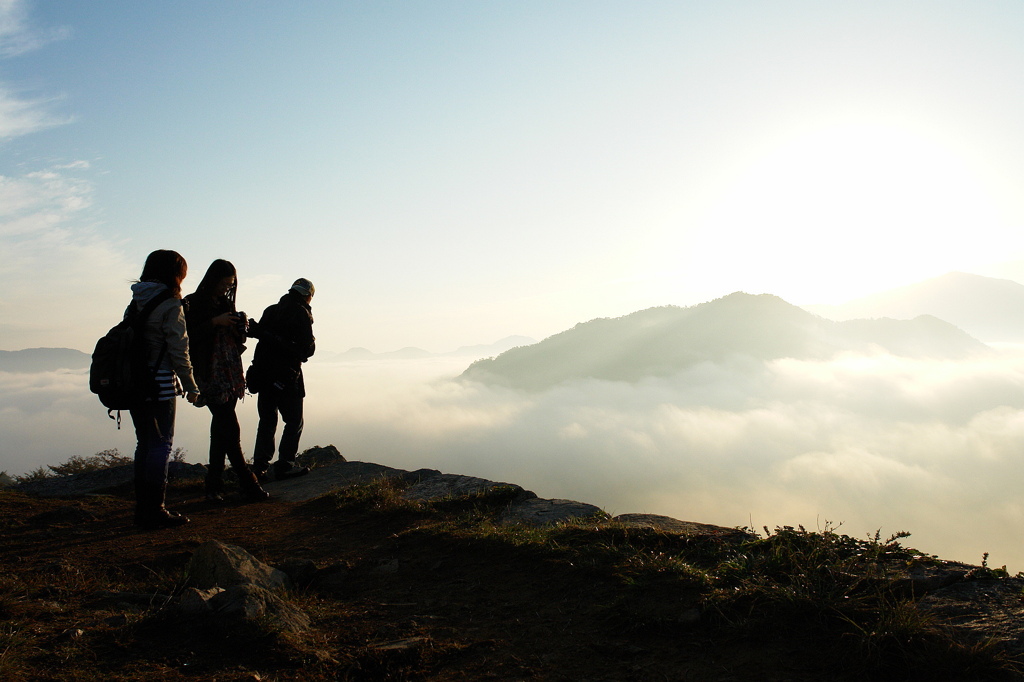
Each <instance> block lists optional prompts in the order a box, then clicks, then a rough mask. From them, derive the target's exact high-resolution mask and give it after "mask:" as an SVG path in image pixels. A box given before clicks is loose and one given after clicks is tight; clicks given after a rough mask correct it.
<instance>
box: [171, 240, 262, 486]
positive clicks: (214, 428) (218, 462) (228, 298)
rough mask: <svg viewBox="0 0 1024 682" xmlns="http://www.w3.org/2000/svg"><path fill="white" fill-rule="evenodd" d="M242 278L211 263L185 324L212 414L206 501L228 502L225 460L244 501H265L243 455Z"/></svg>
mask: <svg viewBox="0 0 1024 682" xmlns="http://www.w3.org/2000/svg"><path fill="white" fill-rule="evenodd" d="M237 293H238V276H237V273H236V271H235V266H234V265H232V264H231V262H230V261H226V260H223V259H220V258H218V259H217V260H215V261H213V262H212V263H210V267H209V268H207V270H206V274H205V275H204V276H203V280H202V281H201V282H200V283H199V287H198V288H197V289H196V290H195V292H194V293H192V294H189V295H188V296H186V297H185V303H186V306H185V308H186V312H185V321H186V324H187V327H188V334H189V339H190V343H191V348H192V362H193V365H194V367H195V375H196V379H197V380H198V383H199V386H200V388H201V389H202V395H203V402H204V403H205V404H206V407H207V409H209V410H210V414H211V419H210V462H209V465H208V467H207V469H206V499H207V501H209V502H214V503H222V502H224V459H225V457H226V458H227V460H228V461H229V462H231V469H232V471H234V472H235V476H236V477H237V478H238V487H239V491H240V492H241V494H242V498H243V499H245V500H249V501H258V500H265V499H267V498H268V497H270V495H269V494H268V493H267V492H266V491H265V490H263V488H262V487H260V484H259V481H257V480H256V475H255V474H253V472H252V470H250V469H249V466H248V464H246V462H245V455H243V454H242V440H241V430H240V428H239V426H238V416H237V415H236V414H235V406H236V405H237V404H238V401H239V400H240V399H241V398H242V397H244V396H245V375H244V373H243V370H242V353H243V352H244V351H245V337H246V330H247V325H248V321H247V319H246V317H245V313H239V312H238V311H237V310H236V308H235V297H236V295H237Z"/></svg>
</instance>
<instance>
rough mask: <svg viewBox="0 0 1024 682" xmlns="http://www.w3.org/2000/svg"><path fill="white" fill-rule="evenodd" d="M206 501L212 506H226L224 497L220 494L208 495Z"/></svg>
mask: <svg viewBox="0 0 1024 682" xmlns="http://www.w3.org/2000/svg"><path fill="white" fill-rule="evenodd" d="M206 501H207V502H209V503H210V504H224V496H223V495H221V494H220V493H206Z"/></svg>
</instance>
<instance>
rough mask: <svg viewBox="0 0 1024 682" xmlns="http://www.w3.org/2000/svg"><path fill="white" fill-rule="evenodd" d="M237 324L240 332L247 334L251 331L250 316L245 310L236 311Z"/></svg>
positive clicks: (243, 334)
mask: <svg viewBox="0 0 1024 682" xmlns="http://www.w3.org/2000/svg"><path fill="white" fill-rule="evenodd" d="M235 325H236V326H237V328H238V333H239V334H241V335H242V336H245V335H246V334H247V333H248V331H249V317H248V316H247V315H246V314H245V313H243V312H237V313H235Z"/></svg>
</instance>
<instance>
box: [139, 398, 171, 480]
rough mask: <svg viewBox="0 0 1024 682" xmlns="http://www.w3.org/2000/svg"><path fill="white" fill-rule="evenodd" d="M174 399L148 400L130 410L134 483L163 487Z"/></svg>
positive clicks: (168, 452) (169, 444)
mask: <svg viewBox="0 0 1024 682" xmlns="http://www.w3.org/2000/svg"><path fill="white" fill-rule="evenodd" d="M176 402H177V401H176V400H175V399H174V398H171V399H170V400H152V401H147V402H143V403H140V404H139V405H137V406H135V407H133V408H132V409H131V415H132V423H133V424H135V439H136V445H135V484H136V486H138V485H140V484H141V485H145V486H160V487H162V486H166V485H167V465H168V464H169V462H170V459H171V442H172V441H173V440H174V413H175V404H176Z"/></svg>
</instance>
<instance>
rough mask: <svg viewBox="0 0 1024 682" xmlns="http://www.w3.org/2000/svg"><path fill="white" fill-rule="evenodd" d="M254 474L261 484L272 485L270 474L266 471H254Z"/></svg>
mask: <svg viewBox="0 0 1024 682" xmlns="http://www.w3.org/2000/svg"><path fill="white" fill-rule="evenodd" d="M252 473H253V475H255V476H256V480H257V481H258V482H259V483H270V474H269V473H268V472H267V470H266V469H252Z"/></svg>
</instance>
